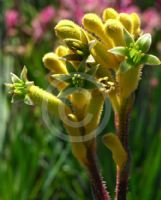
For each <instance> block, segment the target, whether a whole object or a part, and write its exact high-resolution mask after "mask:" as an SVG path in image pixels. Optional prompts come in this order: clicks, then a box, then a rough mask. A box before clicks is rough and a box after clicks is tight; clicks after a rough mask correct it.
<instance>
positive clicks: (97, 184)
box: [87, 150, 110, 200]
mask: <svg viewBox="0 0 161 200" xmlns="http://www.w3.org/2000/svg"><path fill="white" fill-rule="evenodd" d="M87 157H88V161H89V163H88V165H87V168H88V172H89V176H90V180H91V184H92V189H93V194H94V197H95V199H96V200H110V196H109V193H108V192H107V190H106V185H105V183H104V182H103V178H102V176H101V173H100V171H99V169H98V166H97V164H96V155H95V154H94V153H93V152H91V151H90V150H89V151H88V152H87Z"/></svg>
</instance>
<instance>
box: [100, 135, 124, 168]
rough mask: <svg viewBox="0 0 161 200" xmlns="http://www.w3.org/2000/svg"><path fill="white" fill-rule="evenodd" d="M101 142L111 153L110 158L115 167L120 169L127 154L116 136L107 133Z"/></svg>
mask: <svg viewBox="0 0 161 200" xmlns="http://www.w3.org/2000/svg"><path fill="white" fill-rule="evenodd" d="M103 142H104V144H105V145H106V147H107V148H109V149H110V150H111V152H112V157H113V160H114V161H115V163H116V164H117V166H118V167H119V168H120V169H122V168H123V167H124V166H125V163H126V161H127V153H126V151H125V149H124V147H123V145H122V144H121V142H120V140H119V138H118V136H117V135H115V134H112V133H108V134H106V135H105V136H104V137H103Z"/></svg>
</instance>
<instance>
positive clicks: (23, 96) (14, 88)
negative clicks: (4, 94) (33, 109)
mask: <svg viewBox="0 0 161 200" xmlns="http://www.w3.org/2000/svg"><path fill="white" fill-rule="evenodd" d="M11 80H12V83H6V84H5V86H6V87H7V88H9V93H10V94H11V95H12V100H11V102H12V103H14V102H15V101H19V100H24V103H26V104H28V105H33V102H32V100H31V99H30V97H29V96H28V89H29V87H30V86H32V85H34V83H33V82H30V81H28V80H27V69H26V67H24V68H23V70H22V72H21V75H20V78H19V77H18V76H16V75H15V74H13V73H11Z"/></svg>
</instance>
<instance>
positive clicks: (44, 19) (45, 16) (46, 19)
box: [39, 6, 55, 24]
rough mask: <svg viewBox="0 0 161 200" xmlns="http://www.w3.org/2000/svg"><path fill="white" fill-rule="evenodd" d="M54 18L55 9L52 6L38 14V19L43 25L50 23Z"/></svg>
mask: <svg viewBox="0 0 161 200" xmlns="http://www.w3.org/2000/svg"><path fill="white" fill-rule="evenodd" d="M54 17H55V9H54V8H53V7H52V6H47V7H46V8H44V9H43V10H42V11H41V12H40V14H39V19H40V21H41V23H43V24H48V23H50V22H51V21H52V20H53V19H54Z"/></svg>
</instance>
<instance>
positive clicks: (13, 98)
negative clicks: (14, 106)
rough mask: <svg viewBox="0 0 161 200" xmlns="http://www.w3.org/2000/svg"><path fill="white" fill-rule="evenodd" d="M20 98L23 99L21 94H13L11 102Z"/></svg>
mask: <svg viewBox="0 0 161 200" xmlns="http://www.w3.org/2000/svg"><path fill="white" fill-rule="evenodd" d="M22 99H23V97H22V96H21V95H15V94H13V96H12V99H11V103H15V102H18V101H21V100H22Z"/></svg>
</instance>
